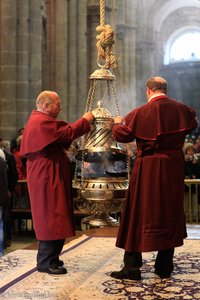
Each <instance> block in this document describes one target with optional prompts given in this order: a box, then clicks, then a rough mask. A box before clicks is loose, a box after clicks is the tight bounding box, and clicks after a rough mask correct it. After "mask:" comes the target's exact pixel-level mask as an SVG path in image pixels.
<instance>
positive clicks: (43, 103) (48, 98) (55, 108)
mask: <svg viewBox="0 0 200 300" xmlns="http://www.w3.org/2000/svg"><path fill="white" fill-rule="evenodd" d="M36 107H37V110H38V111H41V112H43V113H45V114H48V115H50V116H52V117H57V115H58V113H59V112H60V110H61V102H60V98H59V96H58V94H57V93H56V92H54V91H43V92H41V93H40V94H39V95H38V97H37V99H36Z"/></svg>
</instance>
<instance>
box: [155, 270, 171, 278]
mask: <svg viewBox="0 0 200 300" xmlns="http://www.w3.org/2000/svg"><path fill="white" fill-rule="evenodd" d="M154 273H155V274H156V275H158V276H160V278H162V279H164V278H170V277H171V272H162V271H160V270H159V269H155V271H154Z"/></svg>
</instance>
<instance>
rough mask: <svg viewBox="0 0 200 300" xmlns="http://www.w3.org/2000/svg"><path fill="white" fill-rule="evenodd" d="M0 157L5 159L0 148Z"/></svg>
mask: <svg viewBox="0 0 200 300" xmlns="http://www.w3.org/2000/svg"><path fill="white" fill-rule="evenodd" d="M0 157H1V158H3V159H4V160H6V156H5V154H4V152H3V150H2V149H0Z"/></svg>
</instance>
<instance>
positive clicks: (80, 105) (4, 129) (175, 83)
mask: <svg viewBox="0 0 200 300" xmlns="http://www.w3.org/2000/svg"><path fill="white" fill-rule="evenodd" d="M199 16H200V1H199V0H176V1H173V0H33V1H32V0H30V1H27V0H17V1H14V0H6V1H5V0H0V24H1V26H0V137H1V139H2V140H3V141H5V142H8V143H9V142H11V141H12V140H13V139H14V138H16V137H17V136H18V135H19V130H20V129H22V128H25V126H26V123H27V121H28V118H29V116H30V114H31V112H32V110H33V109H35V100H36V97H37V95H38V94H39V93H40V92H41V91H43V90H49V91H56V93H58V95H59V96H60V99H61V100H62V110H61V112H60V114H59V119H60V120H64V121H66V122H70V123H73V122H75V121H76V120H77V119H78V118H80V117H81V116H82V115H83V113H84V112H85V111H88V110H92V109H94V108H96V107H98V109H97V108H96V111H98V112H99V111H100V110H101V111H103V113H104V117H105V116H106V121H107V120H108V123H106V124H108V125H107V126H108V129H107V130H108V131H109V126H110V125H109V119H110V118H111V117H113V116H116V115H121V116H125V115H126V114H127V113H128V112H129V111H131V110H132V109H134V108H136V107H139V106H141V105H143V104H144V103H146V86H145V85H146V81H147V79H148V78H150V77H153V76H162V77H163V78H165V79H166V80H167V82H168V95H169V96H170V97H171V98H173V99H176V100H177V101H179V102H182V103H184V104H186V105H189V106H191V107H193V108H194V109H195V110H196V114H197V121H198V120H199V119H200V102H199V100H200V88H199V83H198V82H199V80H200V68H199V67H200V50H199V44H200V18H199ZM105 25H110V27H111V29H112V30H113V31H112V33H113V35H112V37H111V41H109V42H110V46H109V47H110V48H109V47H108V48H109V51H110V52H109V53H108V54H105V56H103V55H102V54H101V53H100V50H99V48H98V40H99V35H100V32H99V31H98V30H97V28H98V27H100V26H105ZM111 55H113V56H114V59H115V66H113V64H112V63H111V62H110V60H111ZM107 59H108V60H107ZM107 63H108V65H106V64H107ZM102 70H106V71H105V72H106V73H103V74H102V73H101V71H102ZM110 70H111V72H110ZM99 76H100V77H99ZM101 101H102V102H103V103H104V104H105V109H102V108H101ZM96 118H97V123H96V124H97V125H96V126H97V127H98V126H99V130H101V127H102V126H103V125H102V123H101V120H100V122H99V124H98V118H100V119H101V116H100V115H98V114H97V117H96ZM104 125H105V124H104ZM20 136H21V134H20ZM92 138H93V140H92V142H91V141H90V140H89V141H84V142H82V141H81V142H80V144H78V145H77V147H78V150H79V154H77V155H79V156H77V157H78V160H79V161H81V160H83V155H85V151H88V152H87V155H88V156H87V160H86V162H85V163H84V167H85V169H84V167H83V165H82V169H81V168H80V170H79V171H80V173H79V181H77V177H78V175H77V170H76V168H77V166H76V167H75V170H74V186H73V197H74V199H75V204H74V213H75V218H74V220H75V227H76V237H74V238H68V239H66V242H65V246H64V250H63V252H62V257H63V260H64V261H66V265H67V269H68V272H69V274H70V272H71V276H69V274H66V276H64V277H62V278H61V277H59V276H58V277H59V278H58V277H56V276H55V277H53V276H49V275H48V274H39V273H38V272H37V271H36V268H35V257H36V255H37V254H36V253H37V252H36V250H37V247H38V244H37V240H36V238H35V234H34V228H33V223H32V217H31V209H30V203H29V195H28V190H27V181H26V178H25V177H22V178H21V179H20V180H18V183H17V191H16V192H15V193H14V197H13V200H12V201H13V202H12V239H11V241H10V245H9V246H8V247H6V249H5V250H4V253H3V255H2V256H1V257H0V278H1V279H2V283H1V286H0V294H1V295H0V298H2V299H10V300H14V299H16V300H23V299H25V300H28V299H33V300H36V299H49V300H56V299H57V300H64V299H70V300H86V299H89V300H90V299H97V300H106V299H109V300H122V299H124V300H125V299H141V300H145V299H156V300H157V299H172V300H174V299H177V300H178V299H200V289H199V287H198V286H199V282H200V275H199V274H200V269H199V266H198V264H197V263H196V264H195V262H198V260H199V255H200V252H199V246H200V200H199V197H200V196H199V185H200V177H197V178H195V179H194V178H193V179H191V178H189V177H187V178H186V179H185V203H184V208H185V215H186V225H187V233H188V237H187V238H186V240H185V245H184V247H179V248H180V249H179V248H177V249H178V250H177V252H176V253H175V254H176V258H175V263H176V264H177V266H178V270H177V271H175V272H174V276H172V277H171V278H170V279H160V278H158V277H155V276H153V275H152V273H151V270H152V268H153V260H154V258H155V253H145V254H144V257H143V260H144V267H143V270H142V275H143V276H142V277H143V278H144V280H143V281H141V282H135V281H134V282H131V281H126V280H123V281H121V282H120V281H119V280H113V279H112V278H110V277H109V272H110V271H112V270H113V268H119V266H120V264H122V261H123V251H121V250H122V249H119V248H118V249H117V248H116V247H115V240H116V236H117V230H118V224H119V222H120V213H121V209H122V204H123V200H124V197H125V196H124V194H125V192H126V190H127V187H128V183H129V179H130V178H129V176H127V177H123V176H122V177H123V179H121V177H120V176H117V177H115V178H114V179H112V180H109V182H107V179H105V178H104V177H105V176H104V177H103V176H99V177H98V180H96V179H95V178H93V177H94V176H93V177H91V179H90V180H89V184H88V182H87V180H85V181H84V176H85V174H86V172H87V163H88V162H95V163H96V162H97V163H98V157H99V152H95V151H94V153H93V154H92V156H91V157H92V158H91V157H90V156H89V155H90V154H88V153H90V151H91V149H90V147H91V143H93V144H94V136H93V137H92ZM98 138H99V136H97V138H96V140H95V145H97V139H98ZM186 142H187V145H189V144H190V145H191V144H193V145H194V148H195V147H196V148H195V149H198V150H195V151H196V154H195V158H196V160H197V161H198V160H199V158H200V128H199V126H198V127H197V128H196V129H195V131H194V132H193V133H192V134H191V135H190V136H187V141H186ZM81 143H82V144H81ZM83 143H84V144H83ZM106 145H108V147H111V149H112V151H110V150H108V149H107V148H106V147H107V146H105V147H101V151H102V152H104V151H106V153H108V152H110V155H111V157H112V158H111V161H112V163H113V161H115V158H114V160H113V156H114V157H117V158H116V160H117V159H118V157H119V156H120V155H122V154H123V149H124V148H123V145H119V147H118V146H116V145H115V146H113V144H112V141H110V140H109V139H108V141H107V144H106ZM79 146H80V148H79ZM81 147H84V151H83V150H81ZM92 147H93V148H92V149H94V148H95V147H96V146H94V145H92ZM121 147H122V148H121ZM0 148H1V146H0ZM102 149H103V150H102ZM113 149H114V150H113ZM112 155H113V156H112ZM185 155H186V154H185ZM185 157H186V156H185ZM187 157H189V156H187ZM90 159H91V160H90ZM106 159H108V160H109V158H108V157H106ZM197 163H199V168H200V160H199V162H197ZM126 164H127V165H126V167H127V169H128V172H127V173H129V171H130V170H129V168H130V165H129V164H130V161H129V160H128V159H127V161H126ZM112 167H113V165H112ZM97 168H98V172H100V168H102V169H103V171H104V165H103V166H102V158H101V160H100V164H99V165H97ZM83 169H84V170H83ZM103 171H102V172H103ZM122 171H123V170H122ZM122 171H121V172H122ZM110 172H113V168H112V171H110ZM122 173H123V172H122ZM122 173H120V174H122ZM115 174H116V173H115ZM199 174H200V172H199ZM80 178H81V179H80ZM77 182H78V183H77ZM82 184H85V186H86V187H87V189H88V190H89V188H88V186H89V187H90V190H89V192H88V194H89V193H90V196H91V195H92V196H93V197H94V198H96V197H97V198H98V201H96V199H93V200H94V201H90V200H89V201H88V202H87V201H85V202H84V201H82V200H81V201H77V190H78V192H80V190H81V188H82ZM106 185H107V186H109V188H110V189H113V194H112V195H115V197H117V199H118V201H115V199H114V197H113V198H112V196H111V195H110V190H109V191H108V189H107V188H106V187H105V186H106ZM97 186H98V190H99V189H100V188H101V189H102V190H101V191H100V192H99V193H98V192H95V191H94V190H95V187H97ZM99 187H100V188H99ZM81 192H82V190H81ZM105 193H106V195H107V198H109V197H110V198H109V199H110V200H112V203H111V204H109V205H108V204H107V203H106V204H102V202H101V203H100V204H99V199H101V197H104V194H105ZM101 195H103V196H101ZM82 196H83V198H84V197H86V196H87V195H86V196H85V191H83V195H82ZM84 199H86V200H87V197H86V198H84ZM119 199H120V203H119ZM98 205H99V207H100V208H99V209H100V211H99V212H98V213H97V214H96V215H95V217H94V214H93V210H92V208H93V207H94V206H95V209H97V207H98ZM91 207H92V208H91ZM101 210H102V211H103V212H102V211H101ZM105 211H106V213H105ZM0 214H1V211H0ZM0 230H1V228H0ZM181 248H183V249H181ZM37 273H38V274H37ZM67 276H68V277H67Z"/></svg>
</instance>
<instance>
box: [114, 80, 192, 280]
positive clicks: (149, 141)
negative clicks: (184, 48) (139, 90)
mask: <svg viewBox="0 0 200 300" xmlns="http://www.w3.org/2000/svg"><path fill="white" fill-rule="evenodd" d="M166 93H167V82H166V80H165V79H164V78H162V77H153V78H150V79H149V80H148V81H147V86H146V95H147V99H148V103H146V104H144V105H142V106H141V107H139V108H136V109H134V110H133V111H131V112H130V113H129V114H128V115H127V116H125V117H124V119H123V118H122V117H120V116H118V117H116V118H115V119H114V126H113V136H114V138H115V139H116V140H117V141H118V142H121V143H129V142H131V141H133V140H134V139H136V142H137V149H138V151H137V158H136V161H135V163H134V167H133V170H132V174H131V178H130V183H129V189H128V194H127V199H126V201H125V203H124V207H123V212H122V217H121V222H120V226H119V231H118V236H117V242H116V246H117V247H120V248H123V249H125V253H124V267H123V269H122V270H120V271H118V272H117V271H116V272H112V273H111V276H112V277H114V278H117V279H125V278H128V279H132V280H140V279H141V271H140V268H141V266H142V252H149V251H158V252H157V257H156V260H155V273H156V274H157V275H159V276H160V277H161V278H168V277H170V275H171V273H172V271H173V268H174V266H173V255H174V248H175V247H178V246H181V245H183V239H184V238H186V236H187V234H186V225H185V217H184V208H183V201H184V158H183V154H182V147H183V144H184V139H185V135H186V134H188V133H189V132H190V131H192V130H193V129H195V128H196V127H197V122H196V119H195V111H194V110H193V109H192V108H191V107H188V106H186V105H184V104H183V103H180V102H177V101H175V100H172V99H170V98H169V97H168V96H167V95H166Z"/></svg>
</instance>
